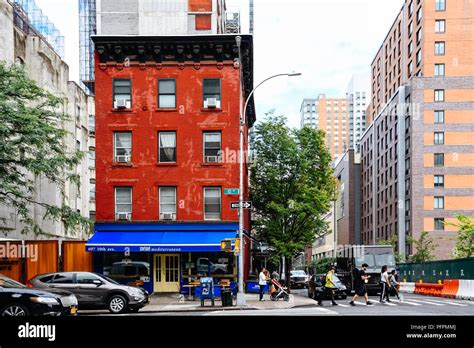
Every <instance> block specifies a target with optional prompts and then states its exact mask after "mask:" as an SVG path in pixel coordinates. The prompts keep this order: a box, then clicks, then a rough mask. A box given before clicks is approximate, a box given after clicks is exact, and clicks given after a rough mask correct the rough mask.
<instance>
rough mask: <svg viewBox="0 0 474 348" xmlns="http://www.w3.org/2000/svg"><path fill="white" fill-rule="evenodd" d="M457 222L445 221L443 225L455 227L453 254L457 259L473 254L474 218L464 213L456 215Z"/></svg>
mask: <svg viewBox="0 0 474 348" xmlns="http://www.w3.org/2000/svg"><path fill="white" fill-rule="evenodd" d="M456 218H457V220H458V221H457V222H456V223H453V222H446V223H445V225H450V226H454V227H456V228H457V230H458V231H457V237H456V238H455V241H456V245H455V246H454V251H453V256H454V257H455V258H457V259H460V258H466V257H472V256H473V255H474V219H473V218H471V217H468V216H465V215H456Z"/></svg>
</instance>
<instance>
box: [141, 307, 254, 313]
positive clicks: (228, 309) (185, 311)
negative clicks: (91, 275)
mask: <svg viewBox="0 0 474 348" xmlns="http://www.w3.org/2000/svg"><path fill="white" fill-rule="evenodd" d="M239 310H240V311H246V310H259V308H256V307H244V308H229V307H204V308H201V307H196V309H180V310H170V309H163V310H156V311H140V313H193V312H215V311H239Z"/></svg>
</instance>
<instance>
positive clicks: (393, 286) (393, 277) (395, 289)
mask: <svg viewBox="0 0 474 348" xmlns="http://www.w3.org/2000/svg"><path fill="white" fill-rule="evenodd" d="M397 274H398V273H397V270H395V269H394V270H393V271H392V272H391V276H390V292H393V293H394V294H395V296H397V298H398V299H399V300H400V302H401V301H403V299H402V297H401V295H400V292H399V291H398V288H399V286H400V283H399V282H398V281H397Z"/></svg>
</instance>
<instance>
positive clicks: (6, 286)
mask: <svg viewBox="0 0 474 348" xmlns="http://www.w3.org/2000/svg"><path fill="white" fill-rule="evenodd" d="M76 312H77V298H76V296H74V295H73V294H71V293H70V292H68V291H64V290H60V289H57V290H55V291H54V292H50V291H44V290H43V289H30V288H28V287H26V286H25V285H23V284H21V283H18V282H17V281H15V280H13V279H11V278H8V277H6V276H4V275H2V274H0V316H4V317H23V316H28V315H50V316H59V315H75V314H76Z"/></svg>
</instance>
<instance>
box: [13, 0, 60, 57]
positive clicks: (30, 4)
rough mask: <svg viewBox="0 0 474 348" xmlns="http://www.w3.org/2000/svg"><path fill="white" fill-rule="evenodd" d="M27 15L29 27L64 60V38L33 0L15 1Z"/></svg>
mask: <svg viewBox="0 0 474 348" xmlns="http://www.w3.org/2000/svg"><path fill="white" fill-rule="evenodd" d="M14 4H17V5H19V6H20V7H21V8H22V10H23V12H24V13H25V14H26V15H27V17H28V21H29V23H30V25H31V26H32V27H33V28H34V29H35V30H36V31H37V32H38V33H39V34H41V36H43V37H44V38H45V40H46V42H48V43H49V44H50V45H51V46H52V47H53V49H54V50H55V51H56V53H57V54H59V56H60V57H61V58H63V59H64V57H65V53H64V36H63V35H61V33H60V31H59V30H58V29H57V28H56V26H55V25H54V24H53V22H51V21H50V20H49V19H48V17H47V16H46V15H45V14H44V13H43V11H42V10H41V9H40V8H39V7H38V5H36V3H35V1H34V0H15V1H14Z"/></svg>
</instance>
